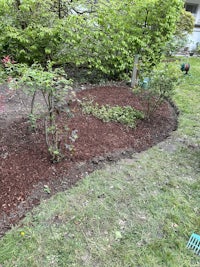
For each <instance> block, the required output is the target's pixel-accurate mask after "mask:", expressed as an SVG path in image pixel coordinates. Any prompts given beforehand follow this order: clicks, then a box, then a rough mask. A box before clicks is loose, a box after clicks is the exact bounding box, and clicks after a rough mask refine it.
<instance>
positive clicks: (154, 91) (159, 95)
mask: <svg viewBox="0 0 200 267" xmlns="http://www.w3.org/2000/svg"><path fill="white" fill-rule="evenodd" d="M180 75H181V71H180V68H179V67H178V66H177V65H176V63H161V64H160V65H159V66H158V67H157V68H155V69H154V70H152V72H149V73H146V74H143V76H142V77H141V80H142V81H143V79H144V77H145V76H149V79H148V84H147V88H146V89H144V88H141V87H139V88H137V89H136V93H139V94H140V96H141V98H142V100H143V101H144V103H145V105H144V107H146V108H145V111H144V112H145V118H147V119H149V118H150V117H151V115H152V114H153V113H154V112H155V111H156V110H157V108H158V107H159V106H160V105H161V104H162V102H163V101H164V100H165V99H170V98H171V97H172V96H173V94H174V89H175V86H176V85H177V84H178V83H179V81H180Z"/></svg>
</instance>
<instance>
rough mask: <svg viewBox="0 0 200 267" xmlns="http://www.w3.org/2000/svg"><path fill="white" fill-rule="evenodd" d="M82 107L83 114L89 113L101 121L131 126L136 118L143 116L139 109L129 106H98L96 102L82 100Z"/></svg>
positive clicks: (133, 125) (132, 126)
mask: <svg viewBox="0 0 200 267" xmlns="http://www.w3.org/2000/svg"><path fill="white" fill-rule="evenodd" d="M82 109H83V112H84V113H85V114H88V115H90V114H91V115H93V116H95V117H96V118H98V119H100V120H102V121H103V122H110V121H114V122H119V123H122V124H125V125H127V126H129V127H131V128H134V127H135V122H136V120H137V119H143V118H144V115H143V113H142V112H141V111H139V110H136V109H134V108H132V107H131V106H125V107H121V106H114V107H110V106H109V105H103V106H99V104H98V103H95V104H93V102H92V101H85V102H82Z"/></svg>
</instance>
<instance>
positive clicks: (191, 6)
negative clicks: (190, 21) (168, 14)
mask: <svg viewBox="0 0 200 267" xmlns="http://www.w3.org/2000/svg"><path fill="white" fill-rule="evenodd" d="M197 8H198V4H188V3H186V4H185V10H186V11H188V12H191V13H192V14H196V13H197Z"/></svg>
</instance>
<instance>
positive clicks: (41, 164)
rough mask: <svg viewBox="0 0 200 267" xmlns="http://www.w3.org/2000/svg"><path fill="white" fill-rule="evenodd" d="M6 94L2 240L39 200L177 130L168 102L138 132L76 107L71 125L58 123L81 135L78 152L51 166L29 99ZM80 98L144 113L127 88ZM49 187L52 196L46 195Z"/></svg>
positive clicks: (2, 108) (0, 151) (0, 91)
mask: <svg viewBox="0 0 200 267" xmlns="http://www.w3.org/2000/svg"><path fill="white" fill-rule="evenodd" d="M8 92H9V91H8V89H7V88H6V87H1V88H0V183H1V186H0V236H2V235H3V234H4V233H5V231H6V230H8V229H10V227H11V226H12V225H14V224H15V223H16V222H18V221H19V219H21V218H22V217H23V216H24V215H25V213H26V212H27V211H29V210H31V209H32V207H33V206H35V205H37V204H39V203H40V200H41V199H44V198H47V197H49V196H51V195H53V194H55V193H56V192H59V191H62V190H66V189H68V188H70V187H71V186H73V185H74V184H75V183H76V182H77V181H78V180H80V179H81V178H83V177H84V176H85V175H87V173H90V172H91V171H93V170H95V169H97V168H101V167H102V166H103V164H105V163H108V162H115V161H116V160H118V159H120V158H122V157H124V158H125V157H131V155H132V154H133V153H134V152H140V151H143V150H146V149H148V148H149V147H151V146H153V145H155V144H156V143H158V142H160V141H162V140H163V139H165V138H166V137H168V136H169V135H170V133H171V132H172V131H173V130H175V129H176V127H177V113H176V111H175V109H174V107H172V105H171V104H170V103H169V102H164V103H163V104H162V106H161V107H160V108H159V109H158V110H157V111H156V113H155V114H154V115H153V116H152V118H151V120H150V121H144V120H142V121H138V122H137V127H136V128H135V129H130V128H128V127H126V126H123V125H122V124H119V123H112V122H109V123H103V122H102V121H101V120H99V119H96V118H94V117H92V116H85V115H83V114H82V112H81V110H80V107H79V106H78V104H74V106H73V109H74V117H72V118H70V119H69V121H67V119H66V118H65V116H64V115H61V116H62V117H61V118H60V119H62V120H61V121H62V123H63V124H64V125H68V126H69V128H70V129H76V130H78V136H79V137H78V139H77V140H76V142H75V152H74V154H73V156H70V155H69V154H66V158H65V159H64V160H63V161H62V162H60V163H56V164H52V163H51V162H50V161H49V156H48V153H47V149H46V146H45V144H44V135H43V132H42V128H39V129H38V131H37V132H34V133H33V132H31V131H30V128H29V123H28V121H27V119H26V114H27V110H26V108H25V107H26V105H27V106H28V101H29V100H28V99H27V98H25V97H24V96H23V101H22V102H24V104H25V105H22V103H21V102H20V101H19V98H18V97H17V96H16V95H14V93H12V94H10V93H8ZM77 96H78V98H79V99H82V98H85V97H87V98H88V97H92V98H93V99H94V100H95V101H96V102H98V103H99V104H109V105H123V106H125V105H131V106H133V107H135V108H137V109H140V110H143V109H144V103H142V102H141V101H140V99H139V98H138V97H136V96H134V95H133V94H132V92H131V91H130V89H129V88H128V87H126V86H116V85H115V86H104V87H93V88H92V89H91V88H90V89H86V90H81V91H79V92H78V93H77ZM20 99H22V98H20ZM45 185H47V186H48V188H49V189H50V193H47V192H45V190H44V186H45Z"/></svg>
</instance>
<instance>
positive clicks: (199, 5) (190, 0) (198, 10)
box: [186, 0, 200, 50]
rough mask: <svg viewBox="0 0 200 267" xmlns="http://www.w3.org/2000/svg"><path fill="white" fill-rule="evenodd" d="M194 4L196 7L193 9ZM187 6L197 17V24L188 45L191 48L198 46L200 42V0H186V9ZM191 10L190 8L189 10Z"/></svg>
mask: <svg viewBox="0 0 200 267" xmlns="http://www.w3.org/2000/svg"><path fill="white" fill-rule="evenodd" d="M192 6H194V9H193V10H192V8H191V7H192ZM187 7H188V8H189V9H190V8H191V12H192V14H193V16H194V18H195V26H194V30H193V33H192V34H191V35H190V36H189V40H190V41H189V43H188V47H189V50H193V49H196V48H197V45H198V44H200V0H186V10H187ZM188 11H189V10H188Z"/></svg>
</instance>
